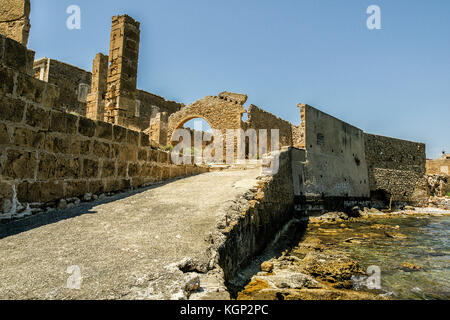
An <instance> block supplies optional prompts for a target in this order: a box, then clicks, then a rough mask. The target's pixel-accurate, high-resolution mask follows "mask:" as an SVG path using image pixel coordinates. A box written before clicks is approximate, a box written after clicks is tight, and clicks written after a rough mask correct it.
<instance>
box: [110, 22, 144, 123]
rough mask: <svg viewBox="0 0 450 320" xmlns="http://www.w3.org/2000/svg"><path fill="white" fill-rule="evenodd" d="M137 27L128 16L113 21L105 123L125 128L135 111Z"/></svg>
mask: <svg viewBox="0 0 450 320" xmlns="http://www.w3.org/2000/svg"><path fill="white" fill-rule="evenodd" d="M139 27H140V24H139V22H137V21H135V20H133V19H132V18H131V17H129V16H127V15H123V16H115V17H113V18H112V28H111V42H110V47H109V63H110V66H109V70H108V79H107V93H106V107H105V121H107V122H110V123H114V124H117V125H120V126H124V127H127V126H129V125H130V124H132V121H133V118H134V113H135V108H136V85H137V70H138V58H139V40H140V30H139Z"/></svg>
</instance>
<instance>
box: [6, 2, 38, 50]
mask: <svg viewBox="0 0 450 320" xmlns="http://www.w3.org/2000/svg"><path fill="white" fill-rule="evenodd" d="M0 4H1V5H0V34H3V35H5V36H7V37H8V38H11V39H14V40H16V41H17V42H19V43H21V44H22V45H24V46H27V43H28V36H29V34H30V28H31V25H30V18H29V17H30V0H1V3H0Z"/></svg>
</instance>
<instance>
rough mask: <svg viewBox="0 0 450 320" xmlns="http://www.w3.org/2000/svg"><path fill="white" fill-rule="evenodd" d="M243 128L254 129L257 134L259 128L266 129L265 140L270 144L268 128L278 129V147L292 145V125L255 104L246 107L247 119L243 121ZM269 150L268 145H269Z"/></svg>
mask: <svg viewBox="0 0 450 320" xmlns="http://www.w3.org/2000/svg"><path fill="white" fill-rule="evenodd" d="M245 125H246V126H245V129H250V128H251V129H255V130H257V132H256V134H258V130H259V129H267V142H268V146H270V141H271V139H270V138H271V135H270V132H271V131H270V130H272V129H278V130H279V143H280V147H285V146H292V144H293V143H292V125H291V123H289V122H288V121H285V120H283V119H281V118H279V117H277V116H275V115H273V114H271V113H270V112H267V111H264V110H262V109H260V108H258V107H257V106H255V105H253V104H252V105H250V107H249V108H248V120H247V122H246V123H245ZM269 150H270V147H269Z"/></svg>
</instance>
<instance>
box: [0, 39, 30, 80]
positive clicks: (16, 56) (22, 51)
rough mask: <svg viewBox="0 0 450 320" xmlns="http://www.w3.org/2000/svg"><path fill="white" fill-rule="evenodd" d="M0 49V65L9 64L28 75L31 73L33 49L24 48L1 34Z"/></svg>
mask: <svg viewBox="0 0 450 320" xmlns="http://www.w3.org/2000/svg"><path fill="white" fill-rule="evenodd" d="M0 50H1V51H0V64H1V65H5V66H10V67H11V68H14V69H16V70H18V71H20V72H22V73H26V74H29V75H32V74H33V61H34V51H32V50H28V49H26V48H24V46H23V45H22V44H20V43H19V42H17V41H15V40H13V39H10V38H7V37H5V36H3V35H1V34H0ZM0 80H1V79H0ZM1 82H3V81H1ZM3 85H6V84H3Z"/></svg>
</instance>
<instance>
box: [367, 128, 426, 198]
mask: <svg viewBox="0 0 450 320" xmlns="http://www.w3.org/2000/svg"><path fill="white" fill-rule="evenodd" d="M365 148H366V160H367V164H368V169H369V185H370V191H371V194H372V195H373V196H375V197H377V196H380V194H379V193H380V192H381V193H384V194H385V196H386V197H387V198H388V199H387V200H390V198H391V197H392V198H393V201H404V202H411V201H412V202H420V201H422V200H423V199H424V198H426V197H427V196H428V187H427V182H426V179H425V162H426V156H425V144H423V143H416V142H411V141H405V140H400V139H394V138H388V137H382V136H377V135H373V134H365ZM377 193H378V194H377Z"/></svg>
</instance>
